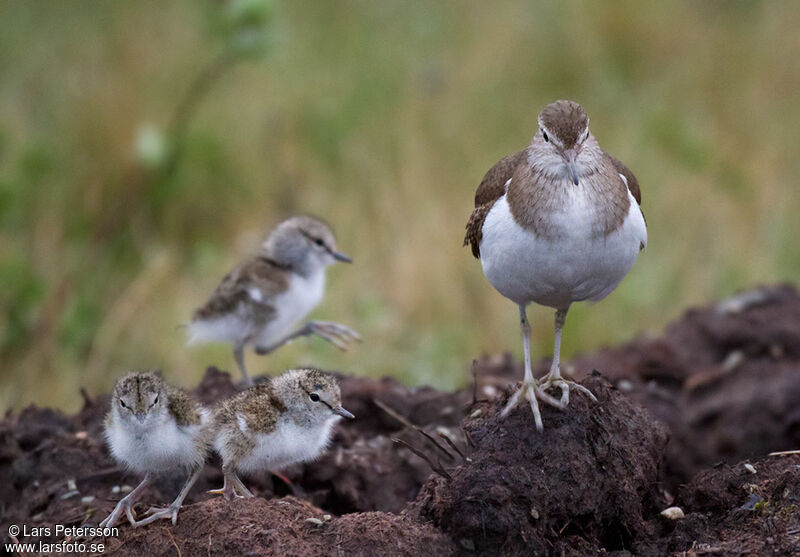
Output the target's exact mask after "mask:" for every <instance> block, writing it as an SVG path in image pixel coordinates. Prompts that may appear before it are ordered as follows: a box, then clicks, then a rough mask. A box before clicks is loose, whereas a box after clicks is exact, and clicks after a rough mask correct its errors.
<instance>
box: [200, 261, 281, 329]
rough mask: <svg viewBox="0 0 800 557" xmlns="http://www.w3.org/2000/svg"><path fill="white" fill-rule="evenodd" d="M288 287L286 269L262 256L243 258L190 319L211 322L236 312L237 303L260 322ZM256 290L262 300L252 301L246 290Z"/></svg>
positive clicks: (266, 317)
mask: <svg viewBox="0 0 800 557" xmlns="http://www.w3.org/2000/svg"><path fill="white" fill-rule="evenodd" d="M288 286H289V276H288V273H287V268H286V267H284V266H282V265H280V264H279V263H277V262H275V261H273V260H271V259H269V258H268V257H266V256H264V255H256V256H253V257H249V258H247V259H245V260H244V261H243V262H242V263H240V264H239V265H237V266H236V267H234V268H233V270H231V272H229V273H228V274H227V275H225V277H224V278H223V279H222V282H221V283H220V285H219V286H217V288H216V290H214V293H213V294H212V295H211V298H209V300H208V301H207V302H206V303H205V305H204V306H202V307H201V308H199V309H198V310H197V311H195V313H194V316H193V319H212V318H214V317H219V316H222V315H225V314H228V313H231V312H234V311H236V309H237V308H238V307H239V305H240V304H246V305H248V307H249V308H250V314H251V316H252V317H253V318H254V319H255V320H257V321H259V322H262V323H265V322H266V321H268V320H269V319H270V318H271V317H272V315H273V314H274V313H275V308H273V306H272V304H271V303H270V301H271V298H272V297H273V296H275V295H277V294H280V293H281V292H284V291H285V290H286V289H287V288H288ZM251 287H255V288H257V289H258V290H259V291H260V292H261V293H262V295H263V296H264V300H263V301H262V302H256V301H254V300H253V299H252V298H251V297H250V294H249V293H248V288H251Z"/></svg>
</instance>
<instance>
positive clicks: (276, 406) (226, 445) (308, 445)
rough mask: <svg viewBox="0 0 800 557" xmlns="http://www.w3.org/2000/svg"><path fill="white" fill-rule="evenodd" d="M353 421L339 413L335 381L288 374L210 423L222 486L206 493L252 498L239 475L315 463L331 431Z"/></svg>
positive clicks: (231, 403)
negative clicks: (301, 463)
mask: <svg viewBox="0 0 800 557" xmlns="http://www.w3.org/2000/svg"><path fill="white" fill-rule="evenodd" d="M353 417H354V416H353V415H352V414H351V413H350V412H348V411H347V410H345V409H344V408H342V395H341V391H340V390H339V385H338V384H337V382H336V379H335V378H334V377H333V376H332V375H330V374H328V373H325V372H323V371H320V370H318V369H313V368H304V369H291V370H289V371H286V372H285V373H282V374H281V375H279V376H278V377H275V378H274V379H272V380H271V381H269V382H267V383H260V384H258V385H256V386H254V387H250V388H249V389H247V390H246V391H244V392H241V393H239V394H238V395H236V396H234V397H233V398H231V399H229V400H227V401H225V402H223V403H222V404H221V405H220V406H219V408H217V410H216V411H215V412H214V417H213V419H212V422H211V431H212V439H213V440H212V443H213V446H214V448H215V449H216V451H217V452H218V453H219V455H220V457H221V458H222V472H223V475H224V478H225V479H224V486H223V487H222V488H221V489H217V490H213V491H211V492H210V493H216V494H223V495H224V496H225V498H226V499H233V497H234V496H239V497H253V494H252V493H251V492H250V490H249V489H247V487H245V485H244V484H243V483H242V481H241V480H240V479H239V474H240V473H244V474H251V473H253V472H258V471H260V470H280V469H281V468H284V467H286V466H289V465H291V464H295V463H298V462H306V461H309V460H313V459H315V458H317V457H318V456H319V455H320V454H321V453H322V451H324V450H325V448H326V447H327V446H328V444H329V443H330V440H331V435H332V433H333V425H334V424H335V423H336V422H337V421H339V420H340V419H341V418H353Z"/></svg>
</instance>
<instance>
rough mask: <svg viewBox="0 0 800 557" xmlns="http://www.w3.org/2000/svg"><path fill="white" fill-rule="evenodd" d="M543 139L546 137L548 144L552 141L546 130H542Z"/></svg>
mask: <svg viewBox="0 0 800 557" xmlns="http://www.w3.org/2000/svg"><path fill="white" fill-rule="evenodd" d="M542 137H544V140H545V141H548V142H549V141H550V138H549V137H547V132H546V131H544V130H542Z"/></svg>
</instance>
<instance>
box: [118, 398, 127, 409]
mask: <svg viewBox="0 0 800 557" xmlns="http://www.w3.org/2000/svg"><path fill="white" fill-rule="evenodd" d="M119 405H120V406H122V407H123V408H127V407H128V405H127V404H125V401H124V400H122V399H119Z"/></svg>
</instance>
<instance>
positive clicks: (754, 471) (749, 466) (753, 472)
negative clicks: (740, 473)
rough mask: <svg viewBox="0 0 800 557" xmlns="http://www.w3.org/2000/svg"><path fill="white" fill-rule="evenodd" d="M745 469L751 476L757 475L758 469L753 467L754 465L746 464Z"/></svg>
mask: <svg viewBox="0 0 800 557" xmlns="http://www.w3.org/2000/svg"><path fill="white" fill-rule="evenodd" d="M744 467H745V469H746V470H747V471H748V472H750V473H751V474H755V473H756V467H755V466H753V465H752V464H750V463H747V464H745V465H744Z"/></svg>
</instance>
